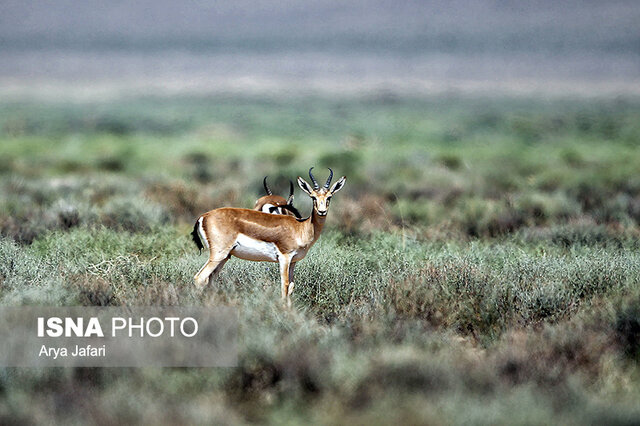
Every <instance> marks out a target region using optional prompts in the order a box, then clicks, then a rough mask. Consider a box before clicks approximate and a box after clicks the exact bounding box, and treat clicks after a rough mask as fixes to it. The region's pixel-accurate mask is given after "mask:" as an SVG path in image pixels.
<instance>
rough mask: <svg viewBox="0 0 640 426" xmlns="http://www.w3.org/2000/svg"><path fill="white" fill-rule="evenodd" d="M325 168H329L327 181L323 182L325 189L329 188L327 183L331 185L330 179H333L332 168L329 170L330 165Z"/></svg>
mask: <svg viewBox="0 0 640 426" xmlns="http://www.w3.org/2000/svg"><path fill="white" fill-rule="evenodd" d="M327 168H328V169H329V178H328V179H327V183H325V184H324V188H325V189H329V185H331V179H333V170H331V168H330V167H327Z"/></svg>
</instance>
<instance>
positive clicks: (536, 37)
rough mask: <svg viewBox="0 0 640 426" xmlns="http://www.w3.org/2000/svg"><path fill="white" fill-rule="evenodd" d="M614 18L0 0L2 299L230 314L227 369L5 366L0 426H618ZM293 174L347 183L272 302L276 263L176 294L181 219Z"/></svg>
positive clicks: (628, 213)
mask: <svg viewBox="0 0 640 426" xmlns="http://www.w3.org/2000/svg"><path fill="white" fill-rule="evenodd" d="M638 23H640V4H639V3H638V2H637V1H632V0H629V1H624V0H612V1H606V2H603V1H595V0H593V1H592V0H582V1H578V0H567V1H547V0H538V1H527V2H522V1H516V0H494V1H489V0H484V1H471V0H462V1H456V0H452V1H404V2H399V1H387V0H370V1H361V0H353V1H349V2H343V1H337V0H325V1H316V0H307V1H296V0H290V1H263V0H257V1H245V0H236V1H228V2H220V1H217V2H213V1H211V2H209V1H188V0H185V1H182V2H169V1H164V0H156V1H150V0H149V1H148V0H140V1H135V2H126V1H115V0H114V1H98V0H86V1H70V0H58V1H55V2H50V1H31V0H21V1H13V0H3V1H1V2H0V306H16V305H45V306H72V305H90V306H94V305H96V306H144V305H162V306H169V305H183V306H184V305H197V306H209V305H229V306H234V307H236V308H238V312H239V319H240V329H241V336H240V341H239V344H238V346H239V352H240V353H239V365H238V367H237V368H232V369H189V368H184V369H153V368H149V369H135V370H131V369H91V368H78V369H0V424H16V423H19V424H39V423H50V422H52V421H53V422H59V423H65V424H87V423H98V424H123V423H124V424H129V423H144V424H149V423H154V424H190V423H195V424H201V423H214V424H247V423H259V424H309V423H317V424H345V423H355V424H509V425H512V424H532V423H534V424H592V423H593V424H640V410H639V407H638V403H637V402H638V400H640V368H639V362H640V343H639V342H640V335H639V330H640V285H638V284H640V250H639V249H640V175H639V173H638V171H639V170H640V149H638V148H639V145H640V25H638ZM312 166H314V167H315V169H314V173H315V175H316V177H317V178H318V181H320V182H322V179H325V178H326V176H327V174H326V173H328V170H327V169H326V168H327V167H331V168H332V169H333V170H334V172H335V175H336V178H337V177H338V176H342V175H346V176H347V177H348V181H347V184H346V186H345V188H344V189H343V190H342V191H341V192H340V193H339V194H338V195H337V196H336V197H335V198H334V199H333V202H332V204H331V212H330V213H329V215H328V219H327V224H326V226H325V228H324V232H323V234H322V236H321V238H320V239H319V241H318V242H317V244H316V245H315V246H314V247H313V249H312V250H311V251H310V253H309V255H308V256H307V257H306V258H305V259H304V261H302V262H300V265H298V266H297V267H296V272H295V274H296V277H295V283H296V286H295V293H294V296H293V304H294V308H293V309H291V310H287V309H282V306H281V304H280V301H279V288H278V285H277V283H278V280H279V278H278V272H277V267H276V266H275V265H271V264H263V263H257V262H244V261H240V260H237V259H236V260H231V261H230V262H228V264H227V265H226V266H225V269H224V270H223V271H222V274H221V279H220V280H219V281H218V282H216V283H213V284H212V285H210V286H208V287H207V288H206V289H205V290H204V291H203V292H198V291H196V290H195V289H194V287H193V284H192V280H193V274H194V273H195V272H196V271H197V270H198V269H199V268H200V267H201V266H202V264H203V263H204V261H205V258H206V254H205V253H201V254H198V251H197V249H196V247H195V245H193V243H192V241H191V240H190V237H189V233H190V232H191V230H192V229H193V224H194V221H195V220H196V218H197V217H198V215H200V214H202V213H203V212H206V211H208V210H211V209H213V208H217V207H221V206H237V207H248V208H251V207H252V206H253V205H254V202H255V200H256V199H257V198H258V197H259V196H261V195H263V194H264V192H263V188H262V179H263V178H264V176H266V175H268V176H269V184H270V186H271V188H272V189H273V191H274V193H277V194H281V195H284V196H286V195H287V194H288V188H289V187H288V182H289V180H295V178H296V176H298V175H301V176H303V177H305V178H306V177H307V176H306V173H307V170H308V169H309V168H310V167H312ZM295 205H296V207H297V208H298V209H299V210H300V211H301V212H302V213H303V215H306V214H308V213H309V212H310V208H311V205H310V201H309V199H308V197H306V196H305V195H304V194H303V193H302V192H301V191H300V190H296V199H295ZM132 395H133V396H134V397H132Z"/></svg>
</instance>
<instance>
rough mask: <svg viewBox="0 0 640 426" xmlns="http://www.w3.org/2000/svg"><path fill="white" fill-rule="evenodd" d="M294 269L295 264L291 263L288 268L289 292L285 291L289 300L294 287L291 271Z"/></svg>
mask: <svg viewBox="0 0 640 426" xmlns="http://www.w3.org/2000/svg"><path fill="white" fill-rule="evenodd" d="M295 268H296V263H295V262H291V265H290V266H289V290H288V291H287V297H288V298H289V299H291V295H292V294H293V286H294V282H293V270H294V269H295Z"/></svg>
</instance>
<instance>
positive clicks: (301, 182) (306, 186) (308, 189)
mask: <svg viewBox="0 0 640 426" xmlns="http://www.w3.org/2000/svg"><path fill="white" fill-rule="evenodd" d="M298 186H299V187H300V189H302V190H303V191H304V192H306V193H307V195H308V196H311V193H312V192H313V189H311V185H309V184H308V183H307V181H306V180H304V179H302V178H301V177H300V176H298Z"/></svg>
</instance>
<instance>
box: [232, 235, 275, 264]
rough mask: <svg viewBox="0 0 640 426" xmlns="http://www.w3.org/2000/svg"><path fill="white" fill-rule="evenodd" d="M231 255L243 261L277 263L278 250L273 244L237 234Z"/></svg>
mask: <svg viewBox="0 0 640 426" xmlns="http://www.w3.org/2000/svg"><path fill="white" fill-rule="evenodd" d="M231 254H232V255H234V256H236V257H239V258H240V259H245V260H256V261H267V262H277V261H278V248H277V247H276V245H275V244H274V243H267V242H265V241H260V240H256V239H254V238H251V237H249V236H246V235H244V234H238V238H237V239H236V244H235V246H234V248H233V250H231Z"/></svg>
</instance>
